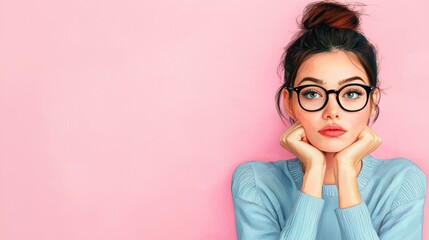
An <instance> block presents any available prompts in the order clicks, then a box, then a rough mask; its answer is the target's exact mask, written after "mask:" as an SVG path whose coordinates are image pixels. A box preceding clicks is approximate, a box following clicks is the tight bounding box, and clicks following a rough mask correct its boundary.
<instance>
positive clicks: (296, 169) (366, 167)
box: [287, 155, 373, 197]
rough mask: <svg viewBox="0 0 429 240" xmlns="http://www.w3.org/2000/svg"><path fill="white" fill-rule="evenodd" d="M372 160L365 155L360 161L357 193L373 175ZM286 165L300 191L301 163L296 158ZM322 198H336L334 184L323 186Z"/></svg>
mask: <svg viewBox="0 0 429 240" xmlns="http://www.w3.org/2000/svg"><path fill="white" fill-rule="evenodd" d="M372 159H373V157H372V156H371V155H366V156H365V157H364V158H363V159H362V169H361V170H360V172H359V175H358V185H359V191H362V189H363V188H364V187H365V186H366V184H367V183H368V181H369V179H370V178H371V176H372V173H373V164H372ZM287 163H288V169H289V172H290V174H291V175H292V178H293V180H294V181H295V184H296V187H297V188H298V189H299V190H301V187H302V181H303V177H304V172H303V170H302V163H301V161H300V160H299V159H298V158H295V159H292V160H290V161H287ZM322 196H323V197H329V196H338V189H337V186H336V185H335V184H323V186H322Z"/></svg>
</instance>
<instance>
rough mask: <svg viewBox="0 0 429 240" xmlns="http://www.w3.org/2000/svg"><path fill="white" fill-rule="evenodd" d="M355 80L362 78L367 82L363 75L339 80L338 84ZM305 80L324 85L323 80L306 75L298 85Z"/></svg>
mask: <svg viewBox="0 0 429 240" xmlns="http://www.w3.org/2000/svg"><path fill="white" fill-rule="evenodd" d="M354 80H361V81H362V82H364V83H365V81H364V80H363V79H362V78H361V77H358V76H354V77H349V78H346V79H343V80H341V81H339V82H338V85H343V84H345V83H348V82H351V81H354ZM305 81H309V82H313V83H317V84H320V85H323V80H321V79H317V78H313V77H305V78H303V79H302V80H301V81H300V82H299V83H298V85H300V84H301V83H302V82H305Z"/></svg>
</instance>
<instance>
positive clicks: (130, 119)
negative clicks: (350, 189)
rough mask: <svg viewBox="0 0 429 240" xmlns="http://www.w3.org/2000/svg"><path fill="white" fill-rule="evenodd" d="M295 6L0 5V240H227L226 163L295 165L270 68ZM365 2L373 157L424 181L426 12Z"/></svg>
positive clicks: (79, 0)
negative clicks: (374, 92)
mask: <svg viewBox="0 0 429 240" xmlns="http://www.w3.org/2000/svg"><path fill="white" fill-rule="evenodd" d="M307 2H308V1H307ZM307 2H304V1H285V0H283V1H280V0H278V1H247V0H246V1H244V0H237V1H229V0H224V1H201V0H182V1H172V0H171V1H166V0H163V1H138V0H126V1H112V0H105V1H88V0H74V1H57V0H32V1H29V0H27V1H25V0H19V1H18V0H13V1H12V0H1V1H0V110H1V117H0V123H1V124H0V239H4V240H12V239H13V240H24V239H32V240H42V239H43V240H54V239H55V240H56V239H64V240H71V239H73V240H82V239H85V240H86V239H100V240H101V239H103V240H109V239H127V240H129V239H131V240H132V239H176V240H185V239H186V240H189V239H204V240H219V239H235V225H234V215H233V208H232V200H231V196H230V181H231V175H232V172H233V170H234V168H235V167H236V166H237V165H238V164H239V163H242V162H244V161H249V160H261V161H274V160H281V159H288V158H291V157H292V155H291V154H289V153H288V152H286V150H284V149H283V148H282V147H281V146H280V144H279V142H278V139H279V136H280V134H281V133H283V131H284V130H285V126H284V125H283V124H282V122H281V120H280V118H279V117H278V115H277V112H276V110H275V104H274V94H275V91H276V90H277V88H278V87H279V86H280V79H279V77H278V76H277V72H276V70H277V66H278V63H279V60H280V56H281V54H282V49H283V47H284V46H285V45H286V44H287V43H288V42H289V40H290V38H291V36H292V34H293V33H294V32H295V31H296V29H297V28H296V22H295V19H296V18H297V17H298V16H299V15H300V14H301V13H302V10H303V7H304V6H305V5H306V3H307ZM365 3H366V4H367V5H368V6H367V8H366V9H367V11H366V12H367V13H368V14H369V15H370V16H364V17H363V28H364V32H365V33H366V35H367V36H368V38H369V39H370V40H371V41H373V42H374V43H375V44H376V45H377V48H378V51H379V58H380V59H381V62H380V66H381V71H380V79H381V81H382V87H383V88H385V89H386V90H385V92H386V94H385V95H383V96H382V100H381V115H380V118H379V119H378V121H377V122H376V124H375V125H374V126H373V128H374V129H375V130H376V132H377V133H379V135H380V136H381V137H382V138H383V145H382V146H381V147H380V148H379V149H378V150H377V151H376V152H374V153H373V155H374V156H376V157H380V158H390V157H397V156H402V157H408V158H410V159H412V160H414V161H415V162H416V164H418V165H419V166H420V167H421V168H422V169H423V171H425V172H426V173H429V163H428V146H429V145H428V136H429V128H428V127H427V123H428V122H429V115H428V107H427V104H428V102H429V101H428V94H427V89H428V88H429V82H428V79H429V72H428V65H427V62H428V61H427V56H428V55H429V47H428V44H427V43H428V42H429V39H428V34H427V31H426V29H427V26H426V25H427V21H426V17H427V9H428V7H429V5H428V3H427V2H426V1H423V0H420V1H414V2H413V4H402V3H401V4H400V3H399V1H398V3H396V2H394V1H387V0H385V1H365ZM407 3H410V1H408V2H407ZM426 209H428V207H426ZM425 216H426V220H425V223H424V225H425V228H428V227H429V218H428V216H429V214H428V212H427V211H426V212H425ZM425 234H426V235H428V234H429V232H427V231H426V232H425Z"/></svg>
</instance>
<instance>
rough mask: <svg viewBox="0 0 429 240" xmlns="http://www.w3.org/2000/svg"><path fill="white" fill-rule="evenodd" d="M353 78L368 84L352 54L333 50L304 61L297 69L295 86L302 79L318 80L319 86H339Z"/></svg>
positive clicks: (360, 65)
mask: <svg viewBox="0 0 429 240" xmlns="http://www.w3.org/2000/svg"><path fill="white" fill-rule="evenodd" d="M355 77H358V78H361V79H362V80H363V82H364V83H367V84H368V83H369V81H368V77H367V75H366V72H365V69H364V68H363V66H362V64H360V62H359V60H358V58H357V57H356V56H355V55H354V54H353V53H346V52H344V51H341V50H334V51H331V52H323V53H317V54H314V55H312V56H310V57H309V58H308V59H306V60H305V61H304V62H303V63H302V64H301V66H300V67H299V70H298V73H297V76H296V80H295V85H298V84H299V83H300V81H302V80H303V79H304V78H314V79H318V80H320V81H322V82H319V83H318V84H321V85H339V84H340V83H343V82H344V81H345V80H347V79H350V78H355ZM358 81H359V80H358Z"/></svg>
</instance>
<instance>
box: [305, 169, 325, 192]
mask: <svg viewBox="0 0 429 240" xmlns="http://www.w3.org/2000/svg"><path fill="white" fill-rule="evenodd" d="M324 177H325V167H323V166H319V167H315V166H313V167H311V168H308V169H306V170H305V173H304V178H303V183H302V188H301V191H302V192H303V193H305V194H308V195H311V196H313V197H317V198H322V186H323V179H324Z"/></svg>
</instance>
